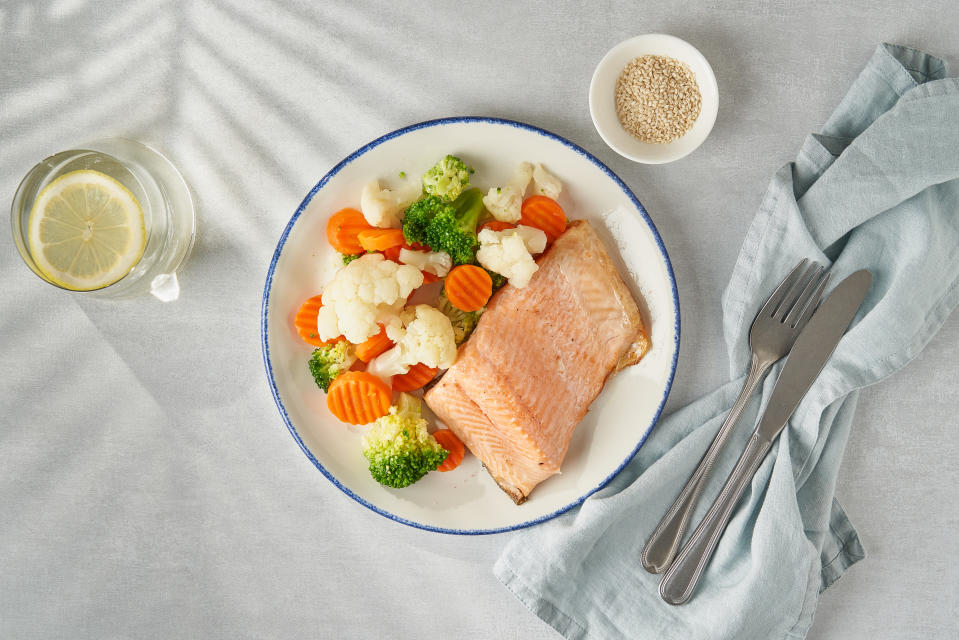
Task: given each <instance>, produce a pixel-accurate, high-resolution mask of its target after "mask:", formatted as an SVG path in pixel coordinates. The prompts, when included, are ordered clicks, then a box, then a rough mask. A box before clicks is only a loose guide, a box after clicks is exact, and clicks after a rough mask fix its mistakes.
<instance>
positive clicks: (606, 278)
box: [425, 220, 649, 504]
mask: <svg viewBox="0 0 959 640" xmlns="http://www.w3.org/2000/svg"><path fill="white" fill-rule="evenodd" d="M537 263H538V264H539V270H538V271H537V272H536V273H535V274H534V275H533V278H532V280H530V283H529V285H528V286H526V287H525V288H523V289H517V288H516V287H510V286H507V287H504V288H503V289H501V290H500V291H499V292H498V293H497V294H496V295H495V296H494V297H493V299H492V300H491V301H490V303H489V306H488V307H487V309H486V312H485V313H484V314H483V315H482V317H481V318H480V321H479V324H478V325H477V327H476V330H475V331H474V332H473V334H472V335H471V336H470V338H469V340H468V341H467V342H466V343H465V344H464V345H462V346H461V347H460V351H459V354H458V356H457V359H456V362H455V364H453V366H452V367H450V369H449V370H448V371H447V372H446V374H445V375H444V376H443V377H442V378H441V379H440V381H439V382H438V383H437V384H436V385H435V386H433V388H432V389H430V390H429V391H428V392H427V393H426V395H425V399H426V403H427V404H428V405H429V407H430V409H432V410H433V412H434V413H435V414H436V415H437V417H439V418H440V419H441V420H442V421H443V422H445V423H446V425H447V426H448V427H449V428H450V429H451V430H452V431H453V432H454V433H455V434H456V435H457V436H459V438H460V440H462V441H463V443H464V444H465V445H466V447H467V448H468V449H469V450H470V451H471V452H472V453H473V454H474V455H475V456H476V457H477V458H479V459H480V460H481V461H482V462H483V465H484V466H485V467H486V470H487V471H488V472H489V474H490V475H491V476H492V477H493V479H494V480H495V481H496V483H497V484H498V485H499V486H500V487H501V488H502V489H503V491H505V492H506V493H507V494H508V495H509V496H510V497H511V498H512V499H513V501H514V502H516V504H520V503H522V502H523V501H525V500H526V498H527V497H528V496H529V494H530V493H531V492H532V491H533V489H534V488H535V487H536V485H538V484H539V483H540V482H542V481H543V480H545V479H546V478H548V477H549V476H551V475H553V474H554V473H559V470H560V465H561V464H562V462H563V458H565V457H566V450H567V449H568V447H569V442H570V440H571V439H572V436H573V429H574V428H575V427H576V425H577V424H578V423H579V422H580V420H582V418H583V416H584V415H586V411H587V409H588V408H589V405H590V404H591V403H592V402H593V400H594V399H595V398H596V396H598V395H599V393H600V391H602V389H603V385H604V384H605V382H606V379H607V378H608V377H609V375H610V374H611V373H613V372H615V371H617V370H619V369H621V368H622V367H625V366H629V365H631V364H635V363H636V362H639V360H640V359H641V358H642V357H643V355H644V354H645V353H646V351H647V350H648V349H649V339H648V336H647V333H646V329H645V327H644V326H643V321H642V318H641V316H640V313H639V309H638V308H637V306H636V302H635V301H634V300H633V298H632V295H631V294H630V292H629V289H628V288H627V287H626V284H625V283H624V282H623V280H622V278H620V276H619V273H617V271H616V268H615V267H614V265H613V262H612V260H611V259H610V257H609V254H608V253H607V252H606V248H605V247H604V246H603V243H602V241H601V240H600V239H599V237H598V236H597V235H596V232H595V231H594V230H593V228H592V227H591V226H590V225H589V223H588V222H586V221H585V220H575V221H573V222H571V223H570V224H569V226H568V228H567V230H566V232H565V233H564V234H563V235H562V236H560V237H559V238H558V239H557V240H556V242H554V243H553V245H552V246H551V247H550V248H549V249H547V251H546V252H545V253H544V254H543V255H542V256H540V259H539V260H538V261H537Z"/></svg>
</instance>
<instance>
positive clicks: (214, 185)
mask: <svg viewBox="0 0 959 640" xmlns="http://www.w3.org/2000/svg"><path fill="white" fill-rule="evenodd" d="M517 4H522V7H520V6H514V5H513V3H509V2H501V3H499V4H498V5H497V6H492V5H490V6H486V7H469V6H467V7H465V8H463V6H462V5H457V4H449V3H446V4H444V3H418V4H416V5H409V6H404V3H377V2H348V3H345V2H344V3H341V4H339V5H333V4H331V3H317V4H316V5H313V4H312V3H307V2H278V1H277V0H262V1H261V2H260V3H247V2H241V1H240V0H235V1H233V0H203V1H198V2H182V1H163V0H146V1H144V2H137V3H121V2H89V1H84V0H62V1H57V2H50V3H33V2H20V1H13V2H7V3H4V4H3V5H0V60H2V61H3V64H2V65H0V140H2V144H0V194H3V198H4V199H5V200H6V201H9V200H10V198H12V196H13V192H14V190H15V189H16V186H17V183H18V181H19V179H20V178H21V177H22V175H23V174H24V173H25V172H26V171H27V169H28V168H29V167H30V166H31V165H32V164H33V163H34V162H36V161H37V160H38V159H40V158H42V157H43V156H45V155H47V154H49V153H52V152H55V151H58V150H61V149H64V148H70V147H75V146H77V145H79V144H81V143H83V142H84V141H89V140H92V139H97V138H101V137H108V136H117V135H123V136H128V137H134V138H137V139H140V140H143V141H145V142H148V143H152V144H155V145H156V146H158V147H159V148H161V149H162V150H164V151H165V152H167V153H168V155H170V157H171V158H172V159H173V160H174V161H175V162H176V164H177V165H178V166H179V167H180V168H181V169H182V171H183V172H184V174H185V175H186V176H187V178H188V180H189V182H190V183H191V185H192V187H193V189H194V192H195V195H196V200H197V205H198V224H199V233H198V236H197V243H196V247H195V250H194V252H193V255H192V257H191V259H190V261H189V263H188V264H187V265H186V266H185V268H184V269H183V270H182V272H181V274H180V277H181V283H182V286H183V294H182V296H181V298H180V299H179V300H178V301H176V302H174V303H169V304H163V303H160V302H158V301H156V300H153V299H152V298H148V299H139V300H135V301H130V302H108V301H102V300H96V299H90V298H88V297H84V296H81V295H71V294H66V293H63V292H60V291H57V290H55V289H54V288H52V287H49V286H46V285H44V284H42V283H41V282H40V281H39V280H38V279H37V278H36V277H35V276H34V275H33V274H31V273H30V272H29V271H28V270H27V269H26V267H24V265H23V264H22V263H21V262H20V258H19V257H18V255H17V253H16V251H15V249H14V246H13V243H12V241H11V239H10V237H9V236H8V235H7V234H3V236H2V237H0V269H2V270H0V273H2V277H3V288H4V302H3V304H2V305H0V338H2V349H0V366H2V368H3V369H4V370H5V371H6V372H7V373H6V376H5V379H4V381H3V383H2V384H0V467H2V468H3V469H4V472H3V474H2V478H0V511H2V513H3V517H2V518H0V566H2V567H3V569H2V571H0V637H5V638H6V637H18V638H30V637H90V638H94V637H95V638H103V637H170V638H174V637H182V638H187V637H210V638H213V637H224V638H226V637H229V638H239V637H294V636H320V637H363V638H383V637H397V638H421V637H436V636H438V635H440V634H441V633H442V634H443V635H445V636H452V637H457V638H490V637H499V638H512V637H525V638H554V637H557V636H556V634H555V633H554V632H553V631H552V630H551V629H550V628H549V627H547V626H546V625H545V624H543V623H542V622H541V621H540V620H539V619H537V618H536V617H534V616H533V615H531V614H530V613H529V612H528V611H527V610H526V609H525V607H524V606H523V605H522V604H521V603H520V602H519V601H517V600H516V599H515V598H514V597H513V596H512V595H511V594H510V593H509V592H508V591H507V590H506V589H504V588H503V587H502V586H501V585H500V584H499V583H498V582H497V581H496V580H495V579H494V577H493V575H492V573H491V566H492V564H493V562H494V560H495V559H496V557H497V556H498V554H499V553H500V551H501V550H502V548H503V546H504V545H505V544H506V543H507V541H508V540H509V539H510V535H511V534H503V535H496V536H486V537H483V536H480V537H459V536H446V535H439V534H432V533H427V532H424V531H419V530H415V529H411V528H408V527H405V526H402V525H399V524H397V523H395V522H391V521H389V520H387V519H385V518H382V517H380V516H377V515H376V514H374V513H372V512H371V511H368V510H366V509H364V508H362V507H361V506H359V505H358V504H356V503H355V502H353V501H352V500H350V499H349V498H348V497H347V496H345V495H344V494H342V493H341V492H340V491H339V490H338V489H336V488H335V487H334V486H333V485H332V484H331V483H329V482H328V481H327V480H326V479H325V478H324V477H323V476H322V475H321V474H320V473H319V472H318V471H317V470H316V469H315V468H314V467H313V466H312V465H311V464H310V462H309V461H308V460H307V459H306V457H304V456H303V454H302V453H301V452H300V451H299V450H298V448H297V447H296V445H295V444H294V442H293V440H292V439H291V438H290V436H289V434H288V432H287V431H286V428H285V427H284V425H283V422H282V420H281V419H280V416H279V414H278V412H277V410H276V407H275V406H274V404H273V401H272V398H271V397H270V393H269V390H268V387H267V384H266V378H265V375H264V372H263V365H262V361H261V355H260V346H259V332H258V331H259V327H258V318H259V309H260V298H261V293H262V287H263V282H264V277H265V274H266V269H267V266H268V264H269V260H270V257H271V255H272V252H273V248H274V245H275V242H276V240H277V239H278V237H279V235H280V232H281V230H282V229H283V227H284V225H285V224H286V222H287V220H288V219H289V217H290V215H291V214H292V212H293V210H294V209H295V208H296V206H297V204H298V203H299V202H300V200H301V199H302V198H303V196H304V195H305V194H306V193H307V191H309V189H310V188H311V187H312V186H313V184H314V183H315V182H316V181H317V180H318V179H319V178H320V177H321V176H322V175H323V174H324V173H325V172H326V171H327V170H328V169H330V167H332V166H333V164H335V163H336V162H337V161H338V160H339V159H340V158H342V157H343V156H345V155H346V154H348V153H349V152H351V151H352V150H353V149H355V148H357V147H359V146H361V145H362V144H363V143H365V142H366V141H368V140H370V139H373V138H375V137H377V136H379V135H381V134H383V133H385V132H387V131H391V130H393V129H395V128H398V127H401V126H403V125H407V124H410V123H412V122H417V121H420V120H426V119H430V118H434V117H440V116H450V115H466V114H476V115H492V116H500V117H505V118H512V119H516V120H522V121H526V122H530V123H532V124H535V125H538V126H540V127H544V128H547V129H550V130H552V131H555V132H556V133H558V134H560V135H563V136H565V137H567V138H569V139H570V140H572V141H574V142H576V143H578V144H580V145H582V146H583V147H585V148H586V149H588V150H590V151H591V152H593V153H594V154H596V155H597V156H598V157H599V158H600V159H601V160H603V161H604V162H606V163H607V164H609V166H610V167H611V168H612V169H613V170H614V171H615V172H616V173H618V174H619V175H620V176H621V177H622V178H623V179H624V180H625V181H626V183H627V184H629V185H630V186H631V187H632V188H633V189H634V191H635V192H636V193H637V195H638V196H639V198H640V199H641V200H642V201H643V203H644V204H645V206H646V208H647V209H648V210H649V212H650V215H651V216H652V218H653V220H654V221H655V223H656V225H657V226H658V228H659V230H660V232H661V234H662V236H663V238H664V240H665V243H666V246H667V248H668V250H669V253H670V256H671V258H672V261H673V266H674V268H675V272H676V277H677V281H678V284H679V292H680V299H681V307H682V315H683V334H682V345H683V346H682V351H681V354H680V359H679V368H678V371H677V376H676V381H675V384H674V386H673V391H672V395H671V396H670V399H669V405H668V408H673V409H674V408H677V407H679V406H682V405H683V404H685V403H686V402H688V401H690V400H692V399H693V398H695V397H697V396H699V395H701V394H703V393H705V392H706V391H709V390H711V389H713V388H715V387H716V386H718V385H719V384H720V383H722V382H723V381H724V380H725V379H726V375H727V374H726V361H725V351H724V344H723V340H722V338H721V312H720V295H721V293H722V290H723V287H724V285H725V283H726V281H727V279H728V277H729V274H730V271H731V269H732V265H733V262H734V259H735V257H736V255H737V252H738V251H739V247H740V243H741V242H742V238H743V235H744V233H745V230H746V228H747V226H748V224H749V222H750V220H751V219H752V217H753V214H754V212H755V211H756V209H757V207H758V205H759V202H760V199H761V197H762V194H763V192H764V190H765V187H766V184H767V181H768V180H769V178H770V177H771V176H772V174H773V172H774V171H775V170H776V169H777V168H778V167H780V166H781V165H783V164H784V163H786V162H788V161H790V160H791V159H792V158H793V156H794V154H795V152H796V150H797V149H798V148H799V146H800V144H801V143H802V140H803V138H804V136H805V135H806V134H807V133H809V132H813V131H816V130H817V128H818V127H819V126H820V125H821V123H823V122H824V121H825V119H826V117H827V116H828V115H829V113H830V112H831V111H832V109H833V108H834V107H835V105H836V104H837V103H838V101H839V99H840V98H841V96H842V95H843V93H844V91H845V89H846V88H847V87H848V86H849V84H850V83H851V82H852V80H853V78H855V76H856V74H857V73H858V72H859V70H860V69H861V68H862V66H863V64H864V63H865V62H866V60H867V59H868V58H869V56H870V55H871V54H872V52H873V50H874V49H875V47H876V45H877V44H878V43H879V42H881V41H889V42H896V43H901V44H906V45H910V46H914V47H917V48H921V49H924V50H926V51H930V52H932V53H936V54H939V55H941V56H943V57H945V58H946V59H947V60H949V61H950V62H951V63H952V64H953V65H955V64H956V63H957V62H959V59H957V56H959V49H956V46H957V40H956V37H955V36H956V33H957V32H959V12H957V11H956V10H955V4H954V1H953V0H917V1H916V2H913V3H910V4H909V5H908V7H905V6H904V5H902V3H899V2H891V1H890V0H880V1H878V2H877V1H876V0H847V1H844V2H830V3H827V4H816V5H815V8H813V4H812V3H805V2H783V3H769V2H760V1H758V0H749V1H742V2H738V3H732V2H731V3H704V4H705V6H702V5H701V4H700V3H697V2H692V1H691V2H641V3H640V2H632V3H623V4H614V3H605V2H599V3H582V5H581V4H570V5H567V6H561V5H559V4H557V3H553V2H546V1H540V2H535V3H517ZM254 6H257V7H258V8H256V9H253V7H254ZM647 32H663V33H671V34H674V35H677V36H679V37H681V38H683V39H685V40H688V41H689V42H691V43H692V44H693V45H695V46H696V47H698V48H699V49H700V50H701V51H702V52H703V53H704V54H705V56H706V57H707V58H708V59H709V60H710V62H711V63H712V65H713V68H714V70H715V73H716V76H717V79H718V83H719V88H720V107H719V117H718V120H717V122H716V126H715V129H714V130H713V133H712V135H711V136H710V138H709V139H708V140H707V141H706V142H705V144H704V145H703V146H702V147H701V148H700V149H699V150H698V151H696V152H695V153H694V154H692V155H691V156H689V157H687V158H685V159H683V160H681V161H679V162H676V163H674V164H671V165H666V166H643V165H637V164H633V163H631V162H629V161H627V160H624V159H623V158H621V157H619V156H617V155H616V154H615V153H614V152H612V151H611V150H610V149H609V148H607V147H606V146H605V145H604V144H603V142H602V140H601V139H600V138H599V136H598V135H597V134H596V132H595V131H594V130H593V127H592V125H591V123H590V118H589V112H588V107H587V88H588V85H589V80H590V76H591V74H592V71H593V67H594V66H595V64H596V63H597V62H598V61H599V59H600V58H601V57H602V56H603V54H604V53H605V52H606V50H607V49H609V48H610V47H611V46H613V45H614V44H616V43H617V42H619V41H621V40H623V39H626V38H628V37H630V36H633V35H636V34H639V33H647ZM954 68H955V67H954ZM957 377H959V319H957V318H956V317H952V318H950V319H949V320H948V321H947V322H946V325H945V326H944V327H943V329H942V331H941V332H940V333H939V335H938V336H937V337H936V338H935V339H934V340H933V342H932V343H931V344H930V345H929V347H928V348H927V349H926V350H925V352H924V353H923V354H922V355H921V356H920V357H919V358H918V359H917V360H916V361H915V362H914V363H912V364H911V365H910V366H909V367H907V368H906V369H905V370H904V371H903V372H901V373H900V374H899V375H897V376H896V377H895V378H893V379H890V380H888V381H886V382H883V383H882V384H880V385H878V386H876V387H874V388H871V389H868V390H866V391H865V392H864V393H863V395H862V398H861V400H860V403H859V411H858V413H857V414H856V420H855V425H854V428H853V433H852V437H851V440H850V442H849V445H848V448H847V452H846V459H845V463H844V467H843V470H842V473H841V475H840V480H839V487H838V497H839V499H840V500H842V501H843V502H844V504H845V507H846V509H847V511H848V512H849V514H850V517H851V518H852V519H853V521H854V522H855V523H856V525H857V526H858V528H859V531H860V535H861V537H862V540H863V544H864V546H865V547H866V549H867V558H866V560H865V561H863V562H861V563H860V564H859V565H857V566H855V567H853V568H852V569H850V571H849V573H848V575H847V576H845V577H844V578H843V579H842V580H840V581H839V582H838V583H837V584H836V585H835V586H834V587H833V588H831V589H830V590H829V591H828V592H826V593H825V594H824V596H823V599H822V603H821V605H820V608H819V611H818V614H817V617H816V621H815V624H814V627H813V630H812V632H811V634H810V637H812V638H818V639H825V638H842V639H856V638H875V637H882V638H920V637H921V638H947V637H949V638H951V637H955V636H956V634H957V632H959V622H957V621H959V595H957V594H959V590H957V588H956V587H959V564H957V563H956V562H955V560H954V559H955V558H956V557H957V555H959V537H957V536H956V535H955V531H956V529H957V525H959V509H957V495H956V490H955V487H956V486H957V484H959V467H957V465H956V464H955V460H956V459H957V458H959V431H957V430H956V429H955V427H956V420H955V418H954V416H955V414H956V413H957V412H959V396H957V395H956V393H955V391H954V389H955V380H956V378H957Z"/></svg>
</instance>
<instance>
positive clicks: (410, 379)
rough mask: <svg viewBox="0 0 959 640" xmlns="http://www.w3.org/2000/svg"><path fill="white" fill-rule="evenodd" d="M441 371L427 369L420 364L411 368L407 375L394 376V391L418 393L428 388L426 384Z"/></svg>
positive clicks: (432, 368) (431, 368) (433, 368)
mask: <svg viewBox="0 0 959 640" xmlns="http://www.w3.org/2000/svg"><path fill="white" fill-rule="evenodd" d="M438 372H439V369H437V368H435V367H427V366H426V365H425V364H423V363H422V362H418V363H417V364H414V365H413V366H412V367H410V370H409V371H407V372H406V373H401V374H399V375H395V376H393V391H416V390H417V389H422V388H423V387H425V386H426V383H427V382H429V381H430V380H432V379H433V378H435V377H436V374H437V373H438Z"/></svg>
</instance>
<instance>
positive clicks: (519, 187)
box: [483, 162, 533, 222]
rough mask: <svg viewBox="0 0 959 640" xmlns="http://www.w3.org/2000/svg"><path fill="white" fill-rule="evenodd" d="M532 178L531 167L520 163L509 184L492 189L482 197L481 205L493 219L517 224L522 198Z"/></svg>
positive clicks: (528, 164)
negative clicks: (484, 206)
mask: <svg viewBox="0 0 959 640" xmlns="http://www.w3.org/2000/svg"><path fill="white" fill-rule="evenodd" d="M532 177H533V165H531V164H530V163H528V162H521V163H519V166H517V167H516V171H514V172H513V177H512V178H510V180H509V182H507V183H506V184H505V185H503V186H500V187H493V188H492V189H490V190H489V192H488V193H487V194H486V196H484V197H483V204H484V205H486V209H487V210H488V211H489V212H490V213H491V214H493V217H494V218H496V219H497V220H500V221H502V222H518V221H519V218H520V208H521V207H522V205H523V196H524V195H526V187H527V186H528V185H529V181H530V179H532Z"/></svg>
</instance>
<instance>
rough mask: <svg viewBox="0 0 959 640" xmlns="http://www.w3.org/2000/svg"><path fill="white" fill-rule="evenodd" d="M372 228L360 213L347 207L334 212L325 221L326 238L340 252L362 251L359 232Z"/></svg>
mask: <svg viewBox="0 0 959 640" xmlns="http://www.w3.org/2000/svg"><path fill="white" fill-rule="evenodd" d="M373 228H374V227H372V226H370V224H369V223H368V222H367V221H366V218H364V217H363V214H362V213H360V212H359V211H357V210H356V209H351V208H350V207H347V208H346V209H340V210H339V211H337V212H336V213H334V214H333V215H332V216H331V217H330V221H329V222H327V223H326V239H327V240H329V242H330V245H331V246H332V247H333V248H334V249H336V250H337V251H339V252H340V253H347V254H357V253H363V245H361V244H360V240H359V237H358V236H359V233H360V232H361V231H366V230H369V229H373Z"/></svg>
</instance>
